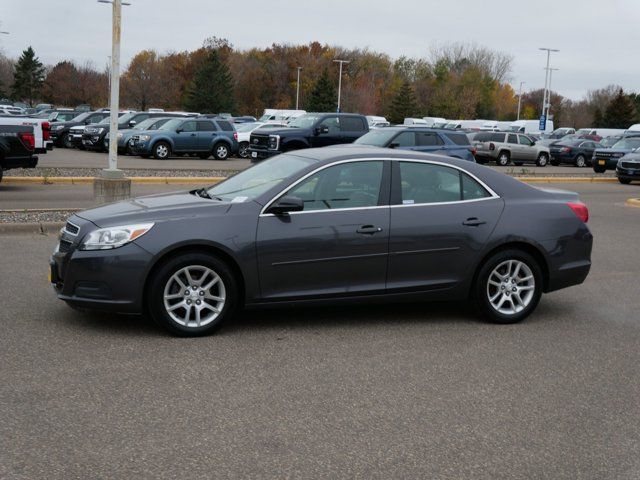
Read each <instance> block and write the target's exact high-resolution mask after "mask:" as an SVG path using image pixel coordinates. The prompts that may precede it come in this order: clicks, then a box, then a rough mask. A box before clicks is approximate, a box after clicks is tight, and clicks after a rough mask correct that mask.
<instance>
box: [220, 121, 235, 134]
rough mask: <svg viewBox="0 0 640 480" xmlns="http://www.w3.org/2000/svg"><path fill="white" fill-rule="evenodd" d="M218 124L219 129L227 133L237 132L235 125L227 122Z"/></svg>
mask: <svg viewBox="0 0 640 480" xmlns="http://www.w3.org/2000/svg"><path fill="white" fill-rule="evenodd" d="M216 123H217V124H218V127H220V129H221V130H223V131H225V132H233V131H234V130H235V129H234V128H233V125H231V123H229V122H227V121H226V120H216Z"/></svg>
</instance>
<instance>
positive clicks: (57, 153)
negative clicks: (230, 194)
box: [38, 148, 611, 175]
mask: <svg viewBox="0 0 640 480" xmlns="http://www.w3.org/2000/svg"><path fill="white" fill-rule="evenodd" d="M118 158H119V167H120V168H123V169H129V168H135V169H140V168H144V169H160V170H176V169H180V170H242V169H244V168H247V167H248V166H249V165H251V162H250V161H249V160H242V159H238V158H232V159H229V160H226V161H218V160H213V157H212V158H211V159H209V160H200V159H194V158H192V157H189V158H187V157H175V158H172V159H170V160H153V159H144V158H140V157H133V156H126V155H121V156H119V157H118ZM38 165H39V166H40V167H64V168H104V167H106V165H107V154H106V153H99V152H89V151H82V150H75V149H66V148H55V149H54V150H53V151H51V152H48V153H47V154H46V155H41V156H40V161H39V163H38ZM494 168H496V169H497V170H501V171H504V172H516V173H524V174H529V175H530V174H533V173H535V174H541V173H542V174H545V175H548V174H565V175H576V174H583V175H586V174H593V170H592V169H590V168H576V167H570V166H564V167H552V166H547V167H544V168H539V167H536V166H535V165H524V166H522V167H516V166H513V165H512V166H508V167H497V166H494ZM609 173H611V172H609Z"/></svg>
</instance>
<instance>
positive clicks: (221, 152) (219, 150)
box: [216, 145, 229, 160]
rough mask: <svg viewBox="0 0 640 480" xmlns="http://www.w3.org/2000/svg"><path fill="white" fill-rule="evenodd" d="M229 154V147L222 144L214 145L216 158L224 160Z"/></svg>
mask: <svg viewBox="0 0 640 480" xmlns="http://www.w3.org/2000/svg"><path fill="white" fill-rule="evenodd" d="M228 155H229V149H228V148H227V147H225V146H224V145H218V146H217V147H216V158H217V159H219V160H224V159H225V158H227V156H228Z"/></svg>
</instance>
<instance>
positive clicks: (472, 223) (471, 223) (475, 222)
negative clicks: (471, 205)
mask: <svg viewBox="0 0 640 480" xmlns="http://www.w3.org/2000/svg"><path fill="white" fill-rule="evenodd" d="M485 223H487V222H485V221H483V220H480V219H478V218H476V217H471V218H467V219H466V220H465V221H464V222H462V224H463V225H465V226H467V227H479V226H480V225H484V224H485Z"/></svg>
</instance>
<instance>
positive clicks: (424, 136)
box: [354, 127, 476, 162]
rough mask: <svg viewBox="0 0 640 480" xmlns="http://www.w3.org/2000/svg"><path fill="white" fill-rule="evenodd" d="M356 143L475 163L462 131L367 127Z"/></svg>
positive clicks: (472, 148)
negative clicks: (368, 128)
mask: <svg viewBox="0 0 640 480" xmlns="http://www.w3.org/2000/svg"><path fill="white" fill-rule="evenodd" d="M354 143H355V144H358V145H371V146H373V147H385V148H399V149H402V150H413V151H416V152H426V153H438V154H441V155H447V156H449V157H455V158H460V159H462V160H469V161H471V162H475V161H476V159H475V157H474V154H475V148H474V147H472V146H471V143H469V138H468V137H467V136H466V135H465V134H464V133H463V132H456V131H451V130H441V129H434V128H421V127H386V128H378V129H376V130H371V131H370V132H369V133H366V134H364V135H363V136H362V137H360V138H358V139H357V140H356V141H355V142H354Z"/></svg>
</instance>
